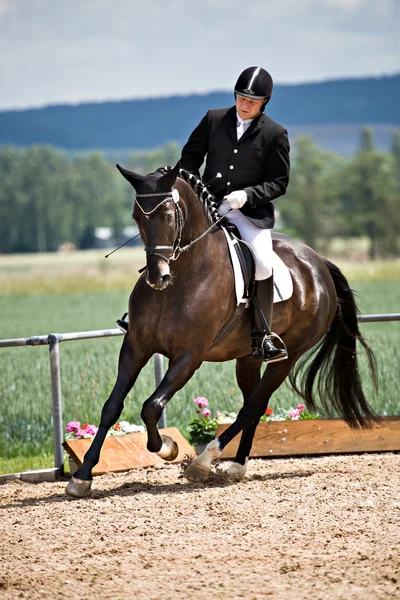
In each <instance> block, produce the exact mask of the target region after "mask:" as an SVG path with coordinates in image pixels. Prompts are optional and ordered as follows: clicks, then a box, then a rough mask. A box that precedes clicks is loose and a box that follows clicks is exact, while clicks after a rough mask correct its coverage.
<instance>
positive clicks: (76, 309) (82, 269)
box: [0, 249, 400, 472]
mask: <svg viewBox="0 0 400 600" xmlns="http://www.w3.org/2000/svg"><path fill="white" fill-rule="evenodd" d="M103 256H104V253H99V252H91V253H73V254H71V255H67V256H60V255H57V254H54V255H40V256H36V255H32V256H25V257H24V256H22V257H17V256H15V257H0V286H1V287H0V290H1V291H0V315H1V317H0V339H7V338H18V337H30V336H33V335H45V334H48V333H54V332H59V333H64V332H70V331H86V330H93V329H106V328H112V327H115V319H117V318H118V317H120V316H121V315H122V313H123V312H125V310H126V308H127V302H128V297H129V291H130V289H131V287H132V285H133V283H134V281H135V279H136V277H137V269H138V268H139V267H140V266H142V265H143V251H140V250H138V249H134V250H125V251H121V253H120V256H119V257H118V258H117V259H116V260H115V261H114V262H113V263H107V264H108V265H109V264H112V267H110V266H107V267H106V268H105V267H104V265H103V263H102V261H104V259H103V258H102V257H103ZM117 256H118V254H117ZM107 260H111V258H110V259H107ZM338 264H339V266H340V267H341V268H342V269H343V270H344V272H345V274H346V275H347V276H348V278H349V281H350V284H351V286H352V288H353V289H355V290H356V291H357V294H358V303H359V308H360V312H361V313H363V314H365V313H386V312H387V313H391V312H399V310H400V277H399V272H400V261H391V262H390V263H381V264H380V266H379V265H375V264H374V265H372V266H371V265H367V268H364V269H363V268H362V267H361V266H360V264H355V265H351V264H348V265H346V264H341V263H338ZM112 289H114V290H117V291H111V290H112ZM100 290H101V291H100ZM361 328H362V332H363V334H364V335H365V336H366V337H367V338H368V339H369V340H370V342H371V345H372V347H373V350H374V352H375V354H376V358H377V363H378V371H379V378H380V393H379V397H378V398H375V396H374V393H373V389H372V386H371V384H370V380H369V378H368V377H367V376H366V375H367V374H366V372H365V371H366V365H365V360H364V359H363V357H362V358H361V364H360V369H361V374H362V377H363V381H364V385H365V390H366V393H367V396H368V398H369V400H370V402H371V404H372V405H373V406H374V407H375V408H376V410H377V411H378V412H379V413H380V414H388V415H390V414H399V412H400V406H399V404H400V403H399V396H400V394H399V391H400V385H399V377H398V371H399V358H400V357H399V338H400V336H399V333H400V323H398V322H393V323H373V324H363V325H362V326H361ZM121 341H122V337H116V338H105V339H97V340H85V341H75V342H63V343H62V344H61V346H60V354H61V380H62V395H63V417H64V423H67V422H68V421H69V420H75V419H77V420H80V421H82V422H90V423H94V424H98V421H99V416H100V411H101V407H102V405H103V403H104V402H105V400H106V399H107V397H108V394H109V393H110V391H111V389H112V386H113V384H114V379H115V376H116V368H117V360H118V353H119V348H120V345H121ZM0 370H1V371H0V372H1V374H2V377H1V379H0V407H1V408H0V457H3V459H5V458H12V457H27V458H28V457H35V456H37V457H39V456H40V455H48V456H50V457H51V452H52V424H51V393H50V374H49V352H48V347H47V346H40V347H22V348H7V349H0ZM153 390H154V372H153V364H152V363H149V364H148V365H147V367H146V368H145V369H144V370H143V372H142V373H141V375H140V377H139V379H138V381H137V383H136V386H135V388H134V390H133V391H132V392H131V393H130V394H129V396H128V398H127V400H126V404H125V410H124V413H123V415H122V418H124V419H126V420H128V421H130V422H134V423H140V417H139V415H140V410H141V406H142V403H143V401H144V400H145V399H146V398H147V397H148V396H149V395H150V394H151V393H152V392H153ZM196 396H206V397H207V398H208V399H209V401H210V404H211V409H212V411H213V412H214V411H215V410H237V409H238V408H239V407H240V406H241V395H240V392H239V390H238V388H237V385H236V382H235V377H234V362H229V363H224V364H211V363H205V364H204V365H203V366H202V367H201V369H200V370H199V371H198V372H197V373H196V374H195V376H194V377H193V378H192V380H191V381H190V382H189V383H188V384H187V385H186V386H185V388H184V389H183V390H181V391H180V392H178V393H177V394H176V396H175V397H174V398H173V399H172V400H171V402H170V404H169V405H168V409H167V420H168V424H169V425H171V426H176V427H178V429H179V430H180V431H181V432H182V433H183V434H185V431H186V426H187V425H188V423H189V422H190V420H191V419H192V418H193V416H194V414H195V411H194V403H193V399H194V398H195V397H196ZM297 401H298V399H297V397H296V396H294V394H293V393H292V392H291V391H290V390H289V388H288V386H287V385H286V384H284V385H283V386H282V387H281V388H280V389H279V390H278V392H276V394H275V395H274V397H273V399H272V407H273V408H278V407H283V408H288V407H289V406H291V405H293V404H295V403H297ZM30 460H31V459H30ZM41 461H42V459H39V458H38V459H37V464H38V465H39V466H43V464H42V462H41ZM10 464H13V465H14V464H15V463H7V461H6V462H1V460H0V472H7V468H8V466H9V465H10ZM35 464H36V463H35ZM29 465H30V466H31V467H32V466H34V465H32V464H31V462H29ZM47 466H51V461H50V464H48V465H47ZM13 468H14V467H13Z"/></svg>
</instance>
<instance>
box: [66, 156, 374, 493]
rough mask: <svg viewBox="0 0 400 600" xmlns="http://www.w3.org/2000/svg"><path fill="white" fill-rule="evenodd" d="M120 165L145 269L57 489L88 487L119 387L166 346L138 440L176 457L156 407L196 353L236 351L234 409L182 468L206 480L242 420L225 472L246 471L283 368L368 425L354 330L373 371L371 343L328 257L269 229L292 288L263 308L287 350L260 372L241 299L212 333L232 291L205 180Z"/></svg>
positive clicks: (225, 356) (197, 360)
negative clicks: (84, 443)
mask: <svg viewBox="0 0 400 600" xmlns="http://www.w3.org/2000/svg"><path fill="white" fill-rule="evenodd" d="M117 166H118V165H117ZM118 168H119V170H120V172H121V173H122V175H123V176H124V177H125V178H126V179H127V180H128V181H129V183H131V185H132V186H133V187H134V188H135V190H136V202H135V205H134V211H133V217H134V219H135V221H136V222H137V225H138V227H139V231H140V235H141V238H142V240H143V242H144V244H145V250H146V254H147V258H146V269H145V272H144V273H143V274H142V276H141V277H140V278H139V280H138V282H137V284H136V285H135V287H134V289H133V291H132V294H131V297H130V300H129V330H128V332H127V333H126V335H125V337H124V341H123V343H122V348H121V352H120V358H119V366H118V377H117V380H116V383H115V386H114V389H113V391H112V393H111V395H110V397H109V398H108V400H107V402H106V403H105V405H104V407H103V410H102V414H101V422H100V426H99V429H98V432H97V434H96V437H95V438H94V440H93V443H92V445H91V447H90V449H89V450H88V452H87V453H86V455H85V458H84V462H83V464H82V466H81V467H80V468H79V469H78V471H77V472H76V474H75V476H74V477H73V478H72V479H71V480H70V482H69V484H68V486H67V493H69V494H70V495H73V496H77V497H84V496H88V495H89V494H90V489H91V480H92V469H93V467H94V466H95V465H96V464H97V463H98V461H99V456H100V450H101V447H102V444H103V442H104V439H105V437H106V434H107V431H108V429H109V428H110V427H111V426H112V425H113V424H114V423H115V422H116V421H117V420H118V418H119V416H120V414H121V412H122V410H123V406H124V400H125V397H126V395H127V394H128V392H129V391H130V390H131V388H132V387H133V385H134V383H135V381H136V379H137V377H138V375H139V373H140V371H141V369H143V367H144V366H145V364H146V363H147V362H148V361H149V359H150V358H151V357H152V356H153V355H154V354H155V353H160V354H163V355H164V356H166V357H167V358H168V359H169V366H168V370H167V372H166V374H165V377H164V378H163V380H162V382H161V383H160V385H159V386H158V388H157V389H156V390H155V392H154V393H153V394H152V395H151V396H150V398H148V399H147V400H146V401H145V402H144V404H143V408H142V413H141V416H142V419H143V421H144V423H145V425H146V428H147V434H148V445H147V447H148V450H150V451H151V452H156V453H158V454H159V455H160V456H162V457H163V458H164V459H166V460H174V458H175V457H176V456H177V447H176V444H175V442H173V441H172V440H171V438H169V437H167V436H163V437H161V436H160V434H159V432H158V429H157V423H158V421H159V419H160V416H161V412H162V410H163V408H164V407H165V406H166V404H167V403H168V401H169V400H170V399H171V398H172V396H173V395H174V394H175V393H176V392H177V391H178V390H179V389H181V388H182V387H183V386H184V385H185V384H186V382H187V381H188V380H189V379H190V378H191V377H192V375H193V374H194V372H195V371H196V370H197V369H198V368H199V367H200V365H201V364H202V362H203V361H215V362H222V361H227V360H232V359H236V376H237V382H238V385H239V387H240V389H241V391H242V393H243V399H244V405H243V408H242V409H241V410H240V412H239V414H238V417H237V419H236V421H235V422H234V423H233V424H232V425H230V426H229V427H228V428H227V429H226V430H225V431H224V432H223V433H222V435H221V436H220V437H219V438H217V439H215V440H213V441H212V442H210V443H209V444H208V446H207V449H206V450H205V451H204V452H203V454H201V455H200V456H198V457H196V458H195V459H194V460H193V461H192V463H191V464H190V465H189V467H188V468H187V469H186V471H185V476H186V477H187V478H188V479H190V480H205V479H206V478H207V477H208V475H209V472H210V469H211V462H212V460H214V459H216V458H218V456H219V455H220V453H221V451H222V449H223V448H224V447H225V446H226V445H227V444H228V443H229V442H230V441H231V440H232V438H233V437H234V436H236V435H237V434H238V433H240V432H242V436H241V441H240V444H239V448H238V452H237V456H236V458H235V461H234V462H233V463H232V465H231V467H230V473H231V475H232V477H233V478H234V479H240V478H241V477H243V476H244V474H245V472H246V465H247V459H248V456H249V454H250V450H251V446H252V441H253V437H254V433H255V429H256V426H257V424H258V422H259V419H260V417H261V416H262V415H263V414H264V413H265V410H266V408H267V406H268V402H269V399H270V397H271V395H272V394H273V393H274V392H275V390H276V389H277V388H278V387H279V386H280V385H281V384H282V382H283V381H284V380H285V379H286V378H287V377H288V375H289V378H290V380H291V382H292V384H293V385H294V386H295V389H296V391H298V392H299V393H300V394H301V395H302V397H303V398H304V400H305V402H306V405H307V407H308V408H309V409H311V410H316V408H317V406H316V400H315V392H316V390H315V388H317V391H318V392H319V396H320V402H321V404H322V405H323V407H324V408H325V409H326V410H327V412H328V413H329V412H331V411H332V410H335V411H336V412H337V413H338V414H339V415H340V416H341V417H342V418H343V419H345V421H346V422H347V423H348V424H349V425H350V426H351V427H354V428H355V427H360V426H361V427H369V426H370V425H371V423H372V421H377V420H378V417H377V416H376V415H375V414H374V412H373V411H372V409H371V408H370V406H369V405H368V402H367V400H366V398H365V395H364V393H363V390H362V387H361V382H360V377H359V372H358V365H357V354H356V341H357V340H358V341H359V342H361V344H362V345H363V346H364V347H365V349H366V351H367V354H368V358H369V361H370V367H371V369H372V375H373V376H374V374H375V371H374V362H373V355H372V352H371V350H370V349H369V348H368V346H367V344H366V342H365V340H364V339H363V337H362V336H361V333H360V331H359V328H358V322H357V307H356V304H355V300H354V295H353V293H352V291H351V289H350V288H349V285H348V282H347V280H346V278H345V277H344V276H343V274H342V273H341V272H340V270H339V269H338V268H337V267H336V266H335V265H333V264H332V263H330V262H329V261H327V260H324V259H323V258H321V257H320V256H319V255H318V254H317V253H316V252H314V251H313V250H312V249H311V248H309V247H307V246H305V245H304V244H302V243H300V242H297V241H294V240H293V239H290V238H289V237H287V236H284V235H280V234H274V235H273V244H274V249H275V252H277V253H278V255H279V256H280V257H281V258H282V259H283V261H284V262H285V263H286V265H287V266H288V268H289V270H290V272H291V275H292V279H293V284H294V291H293V295H292V297H291V298H290V299H289V300H287V301H285V302H280V303H278V304H276V305H275V309H274V316H273V330H274V331H275V332H276V333H277V334H278V335H280V336H281V337H282V339H283V341H284V342H285V344H286V347H287V349H288V354H289V358H288V360H285V361H281V362H277V363H271V364H270V365H267V368H266V369H265V371H264V373H263V375H262V377H261V367H262V366H263V363H262V362H261V361H258V360H255V359H253V358H250V357H249V356H248V355H249V354H250V351H251V337H250V319H249V316H248V312H249V311H248V310H244V311H243V313H242V314H241V316H240V317H239V318H238V320H237V322H236V323H235V324H234V327H233V328H232V329H231V330H230V331H229V332H228V333H227V335H226V336H225V337H223V338H222V339H221V340H220V341H219V342H218V343H216V344H214V345H213V342H214V340H215V338H216V336H217V334H218V333H219V332H220V330H221V328H222V327H223V326H224V324H225V323H227V321H228V320H229V319H230V317H231V316H232V315H233V313H234V312H235V309H236V299H235V292H234V279H233V272H232V267H231V263H230V258H229V254H228V248H227V243H226V239H225V235H224V233H223V231H222V230H221V229H220V228H219V227H218V226H216V225H213V223H214V222H215V220H216V218H217V214H216V206H215V205H214V204H213V202H212V201H209V199H210V197H208V196H207V193H206V196H205V197H204V192H206V190H204V189H203V191H202V192H201V194H200V193H199V190H200V189H201V182H199V181H197V182H196V181H195V182H194V184H192V183H189V182H191V180H192V179H195V180H196V178H194V177H193V176H190V178H188V177H186V178H185V179H186V180H185V179H183V178H182V177H178V174H179V165H177V166H176V167H175V168H174V169H170V170H168V171H162V170H160V171H156V172H155V173H151V174H149V175H146V176H141V175H138V174H136V173H133V172H131V171H128V170H127V169H123V168H122V167H119V166H118ZM186 175H188V174H186ZM195 190H197V193H196V191H195ZM211 198H212V197H211ZM207 230H209V232H208V233H207V234H206V235H202V234H204V232H206V231H207ZM194 241H196V242H195V243H193V245H192V244H191V242H194ZM183 250H186V251H183ZM311 349H314V352H315V354H314V356H313V359H312V360H311V362H309V363H308V367H306V369H305V370H304V369H302V373H301V382H300V384H299V385H297V384H296V382H295V375H296V373H295V370H299V368H301V363H302V362H303V361H304V360H305V358H306V357H304V354H305V353H306V352H307V351H308V350H311ZM308 354H309V353H308ZM300 357H303V359H302V361H299V359H300ZM297 361H299V362H297ZM296 363H297V365H296V367H295V369H293V367H294V365H295V364H296Z"/></svg>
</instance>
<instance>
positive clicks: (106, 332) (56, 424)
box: [0, 313, 400, 473]
mask: <svg viewBox="0 0 400 600" xmlns="http://www.w3.org/2000/svg"><path fill="white" fill-rule="evenodd" d="M358 321H359V322H360V323H377V322H386V321H400V313H394V314H376V315H358ZM116 335H124V333H123V332H122V331H121V330H120V329H100V330H97V331H79V332H75V333H50V334H49V335H39V336H33V337H30V338H16V339H10V340H0V348H13V347H16V346H45V345H48V346H49V351H50V378H51V399H52V415H53V440H54V466H55V468H56V469H57V470H58V471H59V472H60V473H62V470H63V465H64V449H63V446H62V442H63V424H62V397H61V377H60V343H61V342H71V341H75V340H88V339H93V338H104V337H113V336H116ZM154 375H155V383H156V387H158V385H159V384H160V383H161V380H162V378H163V377H164V372H163V362H162V356H161V355H160V354H155V355H154ZM160 427H166V413H165V409H164V411H163V414H162V416H161V419H160Z"/></svg>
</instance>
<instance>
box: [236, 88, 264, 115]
mask: <svg viewBox="0 0 400 600" xmlns="http://www.w3.org/2000/svg"><path fill="white" fill-rule="evenodd" d="M264 102H265V100H264V99H262V100H252V99H251V98H246V97H245V96H239V94H236V110H237V113H238V115H239V117H240V118H241V119H243V120H245V119H254V117H256V116H257V115H258V114H259V112H260V110H261V107H262V105H263V104H264Z"/></svg>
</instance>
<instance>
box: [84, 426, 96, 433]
mask: <svg viewBox="0 0 400 600" xmlns="http://www.w3.org/2000/svg"><path fill="white" fill-rule="evenodd" d="M97 429H98V427H96V425H87V426H86V428H85V431H86V433H87V434H89V435H96V433H97Z"/></svg>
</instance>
